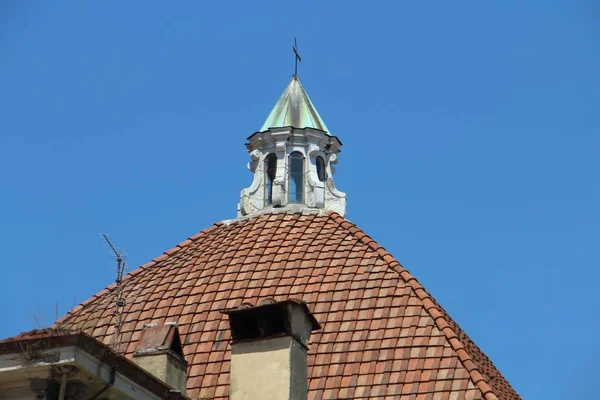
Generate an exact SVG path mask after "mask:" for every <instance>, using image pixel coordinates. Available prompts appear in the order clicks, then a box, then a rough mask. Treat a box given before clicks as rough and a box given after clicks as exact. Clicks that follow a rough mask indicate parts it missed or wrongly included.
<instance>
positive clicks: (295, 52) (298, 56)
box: [293, 38, 302, 76]
mask: <svg viewBox="0 0 600 400" xmlns="http://www.w3.org/2000/svg"><path fill="white" fill-rule="evenodd" d="M293 50H294V54H295V55H296V68H295V69H294V76H298V60H299V61H300V62H302V58H301V57H300V54H298V45H297V44H296V38H294V47H293Z"/></svg>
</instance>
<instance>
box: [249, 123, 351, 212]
mask: <svg viewBox="0 0 600 400" xmlns="http://www.w3.org/2000/svg"><path fill="white" fill-rule="evenodd" d="M246 147H247V148H248V152H249V153H250V158H251V161H250V162H249V163H248V169H249V170H250V171H251V172H253V173H254V177H253V179H252V184H251V185H250V187H248V188H246V189H243V190H242V193H241V196H240V197H241V198H240V203H239V205H238V216H244V215H249V214H253V213H255V212H258V211H261V210H263V209H268V208H273V207H274V208H281V207H293V208H294V209H297V208H298V207H306V208H316V209H324V210H331V211H335V212H337V213H339V214H341V215H343V216H345V215H346V194H345V193H342V192H340V191H339V190H337V188H336V187H335V184H334V182H333V173H334V172H335V169H334V168H333V167H332V164H335V163H337V161H338V157H337V153H339V151H340V147H341V142H340V141H339V140H338V139H337V137H335V136H330V135H329V134H327V133H326V132H324V131H321V130H318V129H313V128H303V129H298V128H293V127H284V128H270V129H267V130H265V131H263V132H257V133H255V134H254V135H252V136H250V138H248V143H247V144H246ZM293 152H299V153H301V154H302V155H303V156H304V179H303V184H304V187H303V193H304V199H303V203H302V204H298V203H293V204H288V203H289V199H288V192H289V190H288V188H289V185H290V182H289V161H288V158H289V155H290V154H291V153H293ZM269 154H275V155H276V156H277V169H276V174H275V179H274V180H273V184H272V193H271V204H267V196H268V187H267V186H268V179H267V176H266V166H265V164H266V162H265V160H266V158H267V156H268V155H269ZM319 156H320V157H322V158H323V160H324V161H325V172H326V173H325V175H326V180H325V182H321V181H320V180H319V177H318V174H317V162H316V160H317V157H319Z"/></svg>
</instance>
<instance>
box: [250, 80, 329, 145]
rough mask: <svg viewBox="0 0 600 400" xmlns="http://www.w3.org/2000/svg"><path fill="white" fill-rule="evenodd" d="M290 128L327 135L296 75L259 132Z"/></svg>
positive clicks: (326, 130) (324, 126)
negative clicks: (312, 130)
mask: <svg viewBox="0 0 600 400" xmlns="http://www.w3.org/2000/svg"><path fill="white" fill-rule="evenodd" d="M284 126H291V127H293V128H300V129H302V128H313V129H318V130H320V131H324V132H325V133H327V134H328V135H329V130H328V129H327V126H326V125H325V122H323V120H322V119H321V116H320V115H319V112H318V111H317V109H316V108H315V106H314V105H313V103H312V101H310V98H309V97H308V94H307V93H306V90H304V87H303V86H302V84H301V83H300V79H298V75H296V74H294V76H292V79H291V80H290V83H288V85H287V87H286V88H285V90H284V91H283V93H282V94H281V96H280V97H279V100H277V103H275V107H273V109H272V110H271V112H270V113H269V116H268V117H267V119H266V120H265V122H264V123H263V124H262V127H261V128H260V131H261V132H262V131H266V130H267V129H269V128H282V127H284Z"/></svg>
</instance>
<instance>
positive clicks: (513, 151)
mask: <svg viewBox="0 0 600 400" xmlns="http://www.w3.org/2000/svg"><path fill="white" fill-rule="evenodd" d="M294 37H297V38H298V45H299V50H300V53H301V55H302V56H303V63H302V64H301V65H300V78H301V80H302V83H303V85H304V87H305V88H306V90H307V91H308V93H309V95H310V97H311V99H312V100H313V102H314V104H315V106H316V107H317V109H318V110H319V112H320V114H321V116H322V117H323V119H324V121H325V123H326V124H327V125H328V127H329V129H330V130H331V131H332V133H333V134H334V135H337V136H338V137H339V138H340V139H341V140H342V142H343V143H344V147H343V153H342V154H341V157H340V163H339V164H338V166H337V171H338V172H337V175H336V183H337V185H338V187H339V189H340V190H343V191H345V192H347V193H348V196H349V209H348V219H350V220H351V221H353V222H355V223H357V224H358V225H359V226H360V227H361V228H362V229H364V230H365V231H366V232H367V233H368V234H370V235H371V236H372V237H373V238H374V239H376V240H377V241H378V242H380V244H381V245H383V246H384V247H386V248H387V249H388V250H389V251H391V253H392V254H394V255H395V256H396V258H398V259H399V260H400V262H402V263H403V264H404V266H405V267H407V268H408V269H409V270H410V271H411V273H413V274H414V275H415V276H416V277H417V278H418V279H419V280H420V282H421V283H422V284H423V285H424V286H425V287H426V288H427V289H428V290H429V291H430V292H431V293H432V295H433V296H434V297H436V299H437V300H438V301H439V302H440V303H441V304H442V305H443V306H444V307H445V308H446V309H447V310H448V312H449V313H450V314H451V315H452V316H453V317H454V319H455V320H456V321H457V322H458V323H459V324H460V325H461V326H462V327H463V329H464V330H465V331H466V332H467V333H468V334H469V335H470V336H471V338H472V339H473V340H474V341H475V342H476V343H477V344H478V345H479V346H480V347H481V348H482V349H483V350H484V352H486V354H487V355H488V356H489V357H490V358H491V359H492V360H493V361H494V363H495V364H496V366H497V367H498V368H499V369H500V370H501V371H502V372H503V374H504V375H505V376H506V377H507V379H508V380H509V381H510V382H511V383H512V385H513V386H514V387H515V388H516V390H517V391H518V392H519V393H520V394H521V395H522V396H523V397H524V398H528V399H542V398H543V399H571V398H591V397H600V389H599V388H598V386H597V385H594V384H590V383H591V382H594V381H595V376H596V375H595V373H594V371H595V369H596V368H595V367H596V364H597V360H598V357H600V343H599V342H598V340H596V339H597V337H598V329H599V328H600V319H599V318H598V317H597V310H598V308H599V306H600V301H599V299H598V296H597V295H596V289H597V285H598V281H599V280H600V270H599V267H600V264H599V262H598V259H599V257H600V256H599V254H600V252H599V250H600V246H599V239H600V232H599V230H600V229H599V227H600V211H599V207H598V205H599V204H600V186H599V184H598V175H599V172H600V160H599V158H600V157H599V151H600V73H599V71H600V7H599V5H598V3H597V2H594V1H592V0H588V1H553V0H545V1H537V2H536V1H530V2H519V1H503V2H494V3H492V2H479V1H470V2H438V3H432V2H427V3H425V2H400V1H389V2H380V1H374V2H358V1H344V2H341V1H339V2H335V1H328V2H313V1H306V2H299V1H298V2H279V1H277V2H260V1H256V2H247V1H239V2H191V1H189V2H183V1H182V2H176V3H169V4H168V5H167V3H165V2H158V1H137V2H136V1H128V2H117V1H103V2H76V1H70V2H69V1H66V2H53V3H52V4H50V3H47V2H41V1H31V2H21V1H17V0H12V1H11V0H8V1H3V2H2V3H1V4H0V110H2V112H1V114H2V117H1V118H0V185H1V186H0V187H1V191H0V194H1V196H0V209H1V210H2V211H1V213H0V250H1V252H2V262H1V264H0V265H1V268H2V281H3V287H2V290H0V311H1V313H2V321H3V323H2V324H1V325H0V337H6V336H9V335H13V334H16V333H18V332H20V331H23V330H27V329H31V328H33V327H36V322H35V320H34V318H33V317H32V315H33V314H34V313H35V314H37V315H38V319H43V320H44V321H45V322H46V323H48V324H49V323H51V322H52V321H53V317H54V307H55V304H58V308H59V312H60V314H64V313H65V312H66V311H67V310H68V309H69V308H70V307H71V306H72V305H73V304H78V303H80V302H81V301H84V300H85V299H87V298H88V297H90V296H92V295H93V294H94V293H95V292H97V291H99V290H101V289H102V288H103V287H104V286H106V285H108V284H110V283H111V282H112V281H113V280H114V276H115V267H114V263H113V261H112V259H111V257H110V255H109V253H108V250H107V248H106V246H105V245H104V243H103V242H102V239H101V236H100V233H102V232H107V233H109V234H110V235H111V237H112V239H113V240H114V241H115V242H116V243H117V245H118V246H119V247H120V248H122V249H124V250H125V251H126V252H127V253H128V255H129V256H128V263H129V264H128V270H132V269H133V268H135V267H137V266H138V265H141V264H143V263H145V262H147V261H149V260H150V259H152V258H154V257H156V256H158V255H160V253H161V252H163V251H164V250H167V249H169V248H171V247H173V246H174V245H175V244H177V243H179V242H180V241H182V240H184V239H185V238H187V237H188V236H190V235H193V234H195V233H197V232H198V231H200V230H202V229H203V228H205V227H207V226H209V225H210V224H212V223H213V222H216V221H220V220H223V219H229V218H233V217H234V216H235V210H236V204H237V201H238V198H239V192H240V190H241V189H242V188H244V187H246V186H248V185H249V184H250V181H251V175H250V173H249V172H248V171H247V170H246V168H245V165H246V163H247V161H248V160H249V158H248V155H247V153H246V150H245V148H244V143H245V138H246V137H247V136H249V135H250V134H252V133H253V132H255V131H256V130H257V129H258V128H259V127H260V126H261V124H262V123H263V121H264V119H265V118H266V116H267V114H268V112H269V110H270V109H271V107H272V106H273V104H274V103H275V101H276V100H277V98H278V96H279V95H280V93H281V92H282V91H283V89H284V87H285V85H286V84H287V82H288V80H289V78H290V77H291V74H292V73H293V67H294V65H293V62H294V59H293V53H292V51H291V46H292V43H293V38H294Z"/></svg>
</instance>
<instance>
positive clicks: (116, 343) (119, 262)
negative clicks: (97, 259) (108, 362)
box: [102, 233, 125, 353]
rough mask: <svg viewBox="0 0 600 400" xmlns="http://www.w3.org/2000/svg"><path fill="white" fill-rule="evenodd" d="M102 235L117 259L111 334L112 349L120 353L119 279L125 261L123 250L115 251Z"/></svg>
mask: <svg viewBox="0 0 600 400" xmlns="http://www.w3.org/2000/svg"><path fill="white" fill-rule="evenodd" d="M102 236H104V240H106V243H108V246H109V247H110V249H111V250H112V252H113V253H114V255H115V258H116V260H117V279H116V280H115V283H116V284H117V288H116V290H115V295H116V296H115V324H114V326H115V333H114V336H113V350H114V351H115V352H117V353H121V349H120V347H121V325H122V316H123V309H124V308H125V300H124V299H123V286H122V285H121V281H122V280H123V272H124V271H125V261H124V260H123V252H122V251H121V252H119V251H117V249H116V248H115V246H113V244H112V242H111V241H110V239H109V238H108V236H107V235H106V234H105V233H103V234H102Z"/></svg>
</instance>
